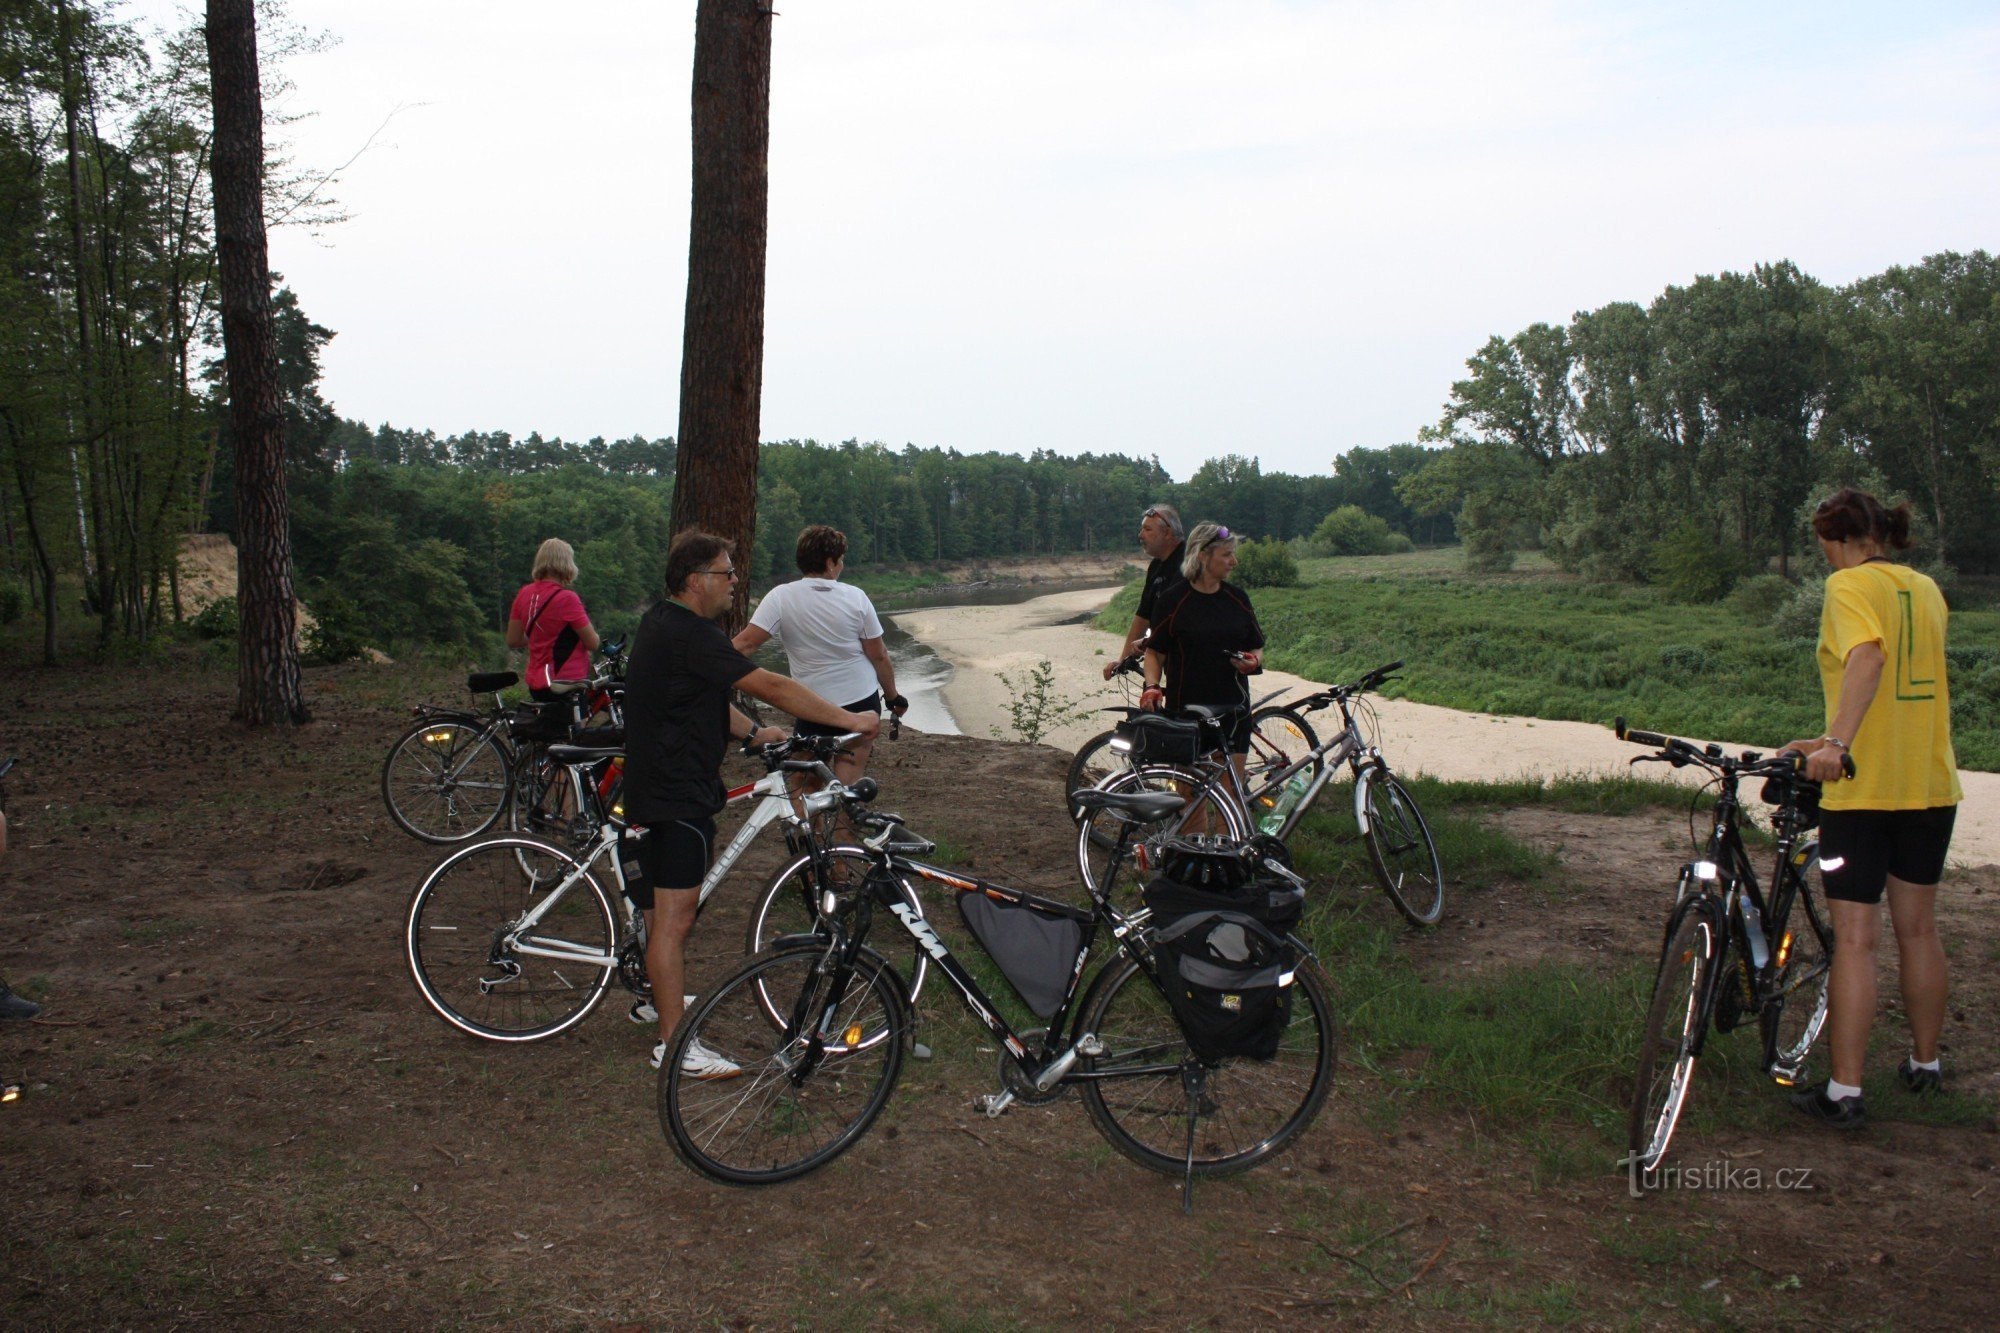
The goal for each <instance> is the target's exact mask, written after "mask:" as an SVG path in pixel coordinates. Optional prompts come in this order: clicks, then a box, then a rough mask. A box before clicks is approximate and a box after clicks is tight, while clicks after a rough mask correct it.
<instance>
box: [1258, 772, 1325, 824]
mask: <svg viewBox="0 0 2000 1333" xmlns="http://www.w3.org/2000/svg"><path fill="white" fill-rule="evenodd" d="M1311 786H1312V777H1311V775H1310V774H1308V773H1307V772H1306V770H1305V769H1303V768H1302V769H1300V770H1299V771H1298V772H1296V773H1294V774H1292V775H1291V777H1289V778H1287V779H1285V785H1284V786H1282V787H1280V788H1278V795H1277V797H1276V799H1271V798H1268V797H1267V798H1266V799H1270V800H1271V807H1270V809H1268V810H1266V811H1265V812H1264V813H1263V814H1261V815H1259V816H1258V817H1257V831H1258V832H1259V833H1271V834H1275V833H1277V831H1278V830H1279V829H1281V828H1283V827H1284V826H1285V821H1286V820H1287V819H1290V818H1291V817H1292V811H1294V810H1296V809H1298V808H1299V802H1300V801H1303V800H1304V799H1305V798H1306V789H1307V788H1308V787H1311Z"/></svg>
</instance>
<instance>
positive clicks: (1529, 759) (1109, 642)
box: [895, 589, 2000, 865]
mask: <svg viewBox="0 0 2000 1333" xmlns="http://www.w3.org/2000/svg"><path fill="white" fill-rule="evenodd" d="M1111 592H1112V590H1111V589H1085V590H1082V591H1076V592H1064V593H1056V594H1053V595H1051V596H1048V597H1037V598H1034V599H1032V600H1030V601H1026V602H1020V603H1016V604H1014V605H1011V606H977V607H972V606H966V607H939V608H931V609H927V610H920V611H904V612H899V613H897V614H896V616H895V620H896V623H897V624H899V625H901V626H902V628H903V629H904V630H906V631H907V632H908V633H910V634H911V635H913V636H914V637H916V638H918V639H920V640H922V641H923V642H924V643H926V644H928V645H930V647H931V648H933V649H934V650H935V651H936V652H937V653H938V655H939V656H940V657H942V658H944V659H945V660H946V661H948V662H950V663H951V664H952V667H953V668H954V671H953V674H952V678H951V680H950V682H949V683H948V684H946V686H945V688H944V699H945V703H946V704H947V706H949V707H950V709H951V712H952V716H953V717H955V718H956V719H957V720H958V724H959V726H960V727H961V728H963V730H964V731H965V733H966V734H967V735H969V736H993V735H996V734H998V735H1000V736H1001V737H1002V738H1003V739H1011V738H1012V736H1013V732H1012V731H1011V730H1010V729H1009V727H1008V715H1007V703H1008V699H1009V691H1008V689H1007V686H1006V685H1005V684H1004V683H1003V682H1002V681H1001V679H1000V673H1001V672H1003V671H1004V672H1007V673H1008V674H1010V675H1019V674H1020V673H1021V672H1023V671H1026V670H1028V669H1029V668H1032V667H1033V666H1034V664H1035V662H1036V660H1037V659H1039V658H1044V657H1045V658H1047V659H1048V660H1049V661H1050V663H1052V664H1053V666H1054V668H1055V680H1056V688H1057V689H1058V690H1059V691H1060V692H1061V693H1062V695H1063V696H1064V697H1065V698H1069V699H1079V700H1084V701H1086V702H1087V703H1088V704H1089V705H1090V706H1091V707H1092V708H1093V709H1094V708H1097V707H1102V706H1105V705H1113V704H1121V703H1123V702H1124V701H1125V700H1124V696H1123V695H1122V694H1121V693H1120V691H1119V690H1118V688H1117V687H1116V686H1111V685H1106V684H1105V683H1104V679H1103V676H1102V672H1103V670H1104V664H1105V663H1106V662H1107V661H1109V660H1110V655H1111V654H1112V653H1115V652H1117V651H1118V646H1119V643H1120V639H1119V636H1118V635H1115V634H1107V633H1104V632H1103V631H1101V630H1098V629H1094V628H1092V627H1091V626H1090V625H1089V624H1087V623H1086V624H1078V623H1075V622H1076V621H1077V619H1078V618H1079V617H1081V616H1086V615H1090V614H1093V613H1095V612H1096V611H1098V610H1101V609H1102V608H1103V607H1104V605H1105V603H1107V602H1108V601H1109V600H1110V599H1111ZM1280 687H1289V688H1290V689H1292V690H1293V691H1294V692H1299V693H1302V692H1304V691H1307V690H1313V689H1319V688H1323V686H1321V685H1320V684H1317V683H1315V682H1312V681H1307V680H1303V679H1301V678H1299V677H1297V676H1289V675H1286V674H1285V673H1283V672H1281V671H1267V672H1265V673H1264V675H1263V676H1261V677H1259V678H1258V680H1257V681H1256V683H1255V685H1254V688H1255V690H1256V691H1257V692H1258V693H1259V694H1262V693H1266V692H1268V691H1271V690H1275V689H1278V688H1280ZM1377 707H1378V709H1379V711H1380V713H1381V717H1382V748H1383V751H1384V753H1386V754H1387V755H1388V756H1389V758H1390V760H1391V762H1392V763H1394V764H1395V766H1396V767H1397V768H1399V769H1403V770H1405V771H1410V772H1422V773H1430V774H1433V775H1435V776H1437V777H1442V778H1452V779H1466V780H1473V781H1498V780H1501V779H1505V778H1513V777H1521V776H1531V777H1552V776H1558V775H1561V774H1565V773H1616V772H1624V771H1625V767H1626V764H1627V763H1628V761H1629V760H1630V759H1631V758H1632V756H1633V754H1634V753H1635V751H1634V749H1633V747H1631V746H1629V745H1626V744H1625V743H1623V742H1621V741H1620V740H1618V738H1617V737H1615V736H1613V735H1612V734H1611V732H1610V731H1609V730H1608V729H1606V728H1604V727H1599V726H1592V725H1590V724H1588V723H1583V722H1547V721H1538V720H1535V719H1532V718H1519V717H1497V716H1494V715H1491V714H1487V713H1462V712H1459V711H1457V710H1456V709H1451V708H1438V707H1435V706H1433V705H1430V704H1419V703H1411V702H1409V701H1407V700H1403V699H1382V700H1378V701H1377ZM1109 725H1110V719H1109V718H1107V717H1106V716H1105V715H1104V714H1103V713H1099V712H1095V711H1093V712H1091V713H1090V714H1089V715H1088V716H1086V717H1085V718H1083V719H1082V720H1080V721H1077V722H1073V723H1071V724H1069V725H1067V726H1065V727H1062V728H1059V729H1058V730H1057V731H1056V732H1054V733H1053V734H1052V735H1051V736H1050V737H1049V739H1048V743H1049V744H1051V745H1053V746H1055V747H1057V748H1058V749H1074V748H1075V747H1076V745H1077V744H1078V743H1079V742H1081V741H1083V740H1084V739H1086V738H1087V737H1089V736H1091V735H1093V734H1095V733H1097V732H1099V731H1102V730H1103V729H1104V728H1105V727H1107V726H1109ZM1642 771H1644V772H1646V773H1648V775H1649V776H1656V775H1663V774H1667V773H1668V772H1669V770H1666V769H1665V768H1663V767H1654V768H1649V769H1646V770H1642ZM1962 780H1963V782H1964V785H1965V804H1964V805H1963V806H1961V807H1960V808H1959V814H1958V826H1957V830H1956V832H1955V833H1954V834H1953V837H1952V855H1953V859H1954V860H1958V861H1962V862H1964V863H1966V864H1968V865H1991V864H1996V863H2000V774H1994V773H1965V774H1963V775H1962Z"/></svg>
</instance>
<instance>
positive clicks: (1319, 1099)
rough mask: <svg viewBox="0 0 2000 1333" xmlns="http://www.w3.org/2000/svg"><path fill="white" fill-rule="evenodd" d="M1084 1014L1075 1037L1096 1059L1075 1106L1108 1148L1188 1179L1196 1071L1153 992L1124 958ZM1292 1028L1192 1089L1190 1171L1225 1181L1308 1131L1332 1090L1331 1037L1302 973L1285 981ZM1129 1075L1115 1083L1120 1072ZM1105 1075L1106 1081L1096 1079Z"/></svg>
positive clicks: (1316, 987)
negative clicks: (1265, 1051) (1197, 1107)
mask: <svg viewBox="0 0 2000 1333" xmlns="http://www.w3.org/2000/svg"><path fill="white" fill-rule="evenodd" d="M1112 967H1113V969H1115V970H1111V971H1108V972H1107V973H1106V974H1105V975H1104V977H1103V979H1101V980H1100V981H1099V982H1098V983H1097V985H1096V986H1095V987H1093V993H1092V997H1091V999H1090V1000H1089V1001H1088V1002H1087V1003H1086V1005H1085V1007H1084V1016H1083V1019H1082V1029H1083V1031H1085V1032H1093V1033H1095V1034H1097V1037H1098V1040H1099V1041H1101V1042H1103V1043H1104V1046H1105V1053H1104V1054H1102V1055H1098V1056H1090V1057H1085V1059H1084V1060H1083V1062H1082V1068H1084V1069H1085V1070H1086V1071H1088V1072H1091V1073H1093V1074H1096V1075H1099V1076H1100V1077H1093V1078H1090V1079H1087V1080H1085V1081H1084V1083H1083V1104H1084V1105H1085V1106H1086V1107H1087V1108H1089V1111H1090V1118H1091V1121H1092V1123H1093V1124H1095V1125H1096V1126H1097V1131H1098V1133H1100V1134H1102V1135H1103V1136H1104V1137H1105V1139H1106V1141H1108V1142H1109V1143H1110V1144H1111V1146H1112V1147H1114V1148H1116V1149H1117V1150H1118V1151H1119V1152H1121V1153H1123V1154H1125V1156H1127V1157H1129V1158H1131V1159H1132V1160H1133V1161H1135V1162H1137V1163H1138V1164H1139V1165H1141V1166H1143V1167H1146V1168H1148V1169H1149V1170H1153V1171H1159V1172H1163V1173H1165V1174H1167V1175H1174V1176H1178V1175H1181V1174H1182V1173H1184V1172H1185V1171H1187V1170H1188V1169H1189V1162H1188V1098H1189V1095H1190V1093H1189V1088H1188V1083H1187V1075H1188V1074H1189V1073H1191V1072H1192V1071H1194V1070H1196V1069H1198V1068H1202V1066H1201V1063H1200V1061H1198V1060H1197V1059H1196V1058H1195V1056H1194V1053H1193V1052H1192V1051H1191V1050H1189V1049H1188V1045H1187V1038H1186V1037H1185V1036H1183V1035H1182V1033H1181V1026H1180V1020H1179V1019H1177V1018H1175V1017H1174V1012H1173V1010H1172V1008H1170V1007H1169V1006H1168V1003H1167V997H1166V995H1165V993H1163V992H1162V991H1161V990H1160V988H1159V985H1158V984H1157V983H1155V982H1154V981H1153V979H1152V978H1151V977H1150V976H1148V975H1146V974H1145V973H1144V972H1143V970H1142V969H1141V968H1140V967H1139V965H1138V964H1137V963H1136V962H1134V961H1133V960H1132V959H1130V958H1126V959H1124V960H1122V961H1121V962H1119V963H1114V964H1113V965H1112ZM1292 985H1293V986H1294V987H1295V990H1296V993H1295V994H1294V995H1293V996H1292V1021H1291V1023H1290V1024H1289V1025H1288V1026H1287V1027H1286V1029H1285V1035H1284V1037H1283V1039H1282V1040H1281V1042H1280V1044H1279V1047H1278V1054H1277V1055H1276V1057H1274V1058H1273V1059H1271V1060H1248V1059H1238V1060H1224V1061H1222V1062H1220V1063H1219V1064H1218V1065H1215V1066H1212V1067H1207V1068H1206V1071H1205V1078H1206V1083H1205V1086H1203V1087H1202V1088H1201V1089H1200V1093H1199V1095H1200V1097H1201V1099H1202V1102H1203V1104H1205V1105H1206V1106H1207V1107H1208V1108H1209V1109H1208V1110H1207V1111H1206V1112H1205V1113H1198V1118H1197V1121H1196V1129H1197V1131H1198V1132H1197V1134H1196V1137H1195V1143H1194V1162H1193V1170H1194V1173H1195V1174H1196V1175H1202V1176H1226V1175H1232V1174H1234V1173H1236V1172H1238V1171H1247V1170H1249V1169H1250V1168H1251V1167H1253V1166H1256V1165H1257V1164H1258V1163H1260V1162H1263V1161H1266V1160H1268V1159H1269V1158H1271V1157H1273V1156H1276V1155H1277V1154H1278V1153H1280V1152H1282V1151H1284V1149H1285V1148H1286V1147H1287V1146H1288V1145H1289V1144H1290V1143H1291V1142H1292V1141H1293V1140H1294V1139H1296V1138H1297V1137H1298V1136H1299V1135H1300V1134H1301V1133H1303V1132H1304V1131H1305V1129H1306V1127H1307V1126H1308V1125H1310V1124H1312V1122H1313V1118H1314V1117H1315V1116H1317V1115H1318V1114H1319V1111H1320V1108H1321V1106H1323V1105H1324V1104H1325V1102H1326V1097H1327V1093H1328V1092H1329V1091H1331V1090H1332V1087H1333V1065H1334V1054H1335V1047H1336V1045H1337V1041H1338V1037H1337V1034H1336V1032H1335V1030H1334V1023H1333V1008H1332V1005H1331V1004H1330V1002H1329V1001H1328V999H1327V995H1326V989H1325V987H1323V986H1322V985H1321V984H1320V981H1319V978H1318V977H1317V976H1316V975H1315V974H1314V973H1313V972H1312V971H1311V970H1310V968H1309V967H1307V966H1305V965H1303V964H1301V965H1300V967H1299V968H1298V970H1297V971H1295V972H1294V973H1293V975H1292ZM1126 1066H1130V1067H1137V1068H1142V1069H1144V1070H1146V1071H1149V1072H1144V1073H1141V1072H1136V1071H1135V1072H1133V1073H1131V1074H1129V1075H1127V1076H1124V1077H1119V1076H1118V1075H1119V1071H1120V1068H1121V1067H1126ZM1105 1075H1109V1077H1102V1076H1105Z"/></svg>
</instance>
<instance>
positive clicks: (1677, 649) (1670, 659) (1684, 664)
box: [1660, 643, 1715, 679]
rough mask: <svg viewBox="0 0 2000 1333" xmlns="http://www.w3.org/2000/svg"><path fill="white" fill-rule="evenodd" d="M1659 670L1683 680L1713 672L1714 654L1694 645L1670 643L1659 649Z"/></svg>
mask: <svg viewBox="0 0 2000 1333" xmlns="http://www.w3.org/2000/svg"><path fill="white" fill-rule="evenodd" d="M1660 668H1661V670H1663V671H1665V672H1666V673H1667V674H1668V675H1671V676H1679V677H1681V678H1683V679H1685V678H1687V677H1690V676H1705V675H1707V674H1708V673H1709V672H1711V671H1713V670H1715V654H1713V653H1711V652H1709V651H1708V649H1706V648H1704V647H1702V646H1701V645H1700V644H1696V643H1670V644H1668V645H1667V646H1666V647H1664V648H1662V649H1660Z"/></svg>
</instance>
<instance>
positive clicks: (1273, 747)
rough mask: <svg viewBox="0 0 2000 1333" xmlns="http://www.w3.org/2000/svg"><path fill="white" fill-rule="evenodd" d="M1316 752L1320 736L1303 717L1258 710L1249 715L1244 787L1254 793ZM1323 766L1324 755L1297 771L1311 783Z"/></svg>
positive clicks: (1282, 710)
mask: <svg viewBox="0 0 2000 1333" xmlns="http://www.w3.org/2000/svg"><path fill="white" fill-rule="evenodd" d="M1317 749H1319V733H1318V732H1315V731H1314V730H1313V728H1312V723H1310V722H1308V721H1306V720H1305V718H1304V717H1302V716H1300V715H1299V714H1298V713H1295V712H1293V711H1292V710H1291V709H1289V708H1260V709H1258V710H1257V711H1256V712H1254V713H1252V714H1251V715H1250V752H1249V754H1248V755H1247V756H1245V759H1244V765H1243V775H1244V776H1243V780H1244V785H1245V786H1247V787H1248V788H1249V789H1250V790H1251V791H1256V790H1257V789H1258V788H1259V787H1261V786H1263V785H1264V784H1265V783H1267V782H1269V781H1270V780H1271V778H1273V777H1275V776H1276V775H1277V774H1279V773H1282V772H1284V771H1285V770H1286V769H1288V768H1290V767H1291V766H1292V765H1293V764H1296V763H1298V762H1299V760H1301V759H1304V758H1305V757H1306V756H1307V755H1310V754H1312V753H1313V751H1315V750H1317ZM1325 767H1326V756H1325V755H1319V756H1316V757H1315V758H1314V759H1313V761H1312V762H1311V763H1310V764H1307V765H1306V766H1305V767H1304V768H1302V769H1300V770H1299V772H1301V773H1303V774H1304V775H1305V778H1306V781H1308V782H1310V781H1312V780H1313V779H1314V778H1316V777H1318V776H1319V771H1320V770H1321V769H1322V768H1325ZM1273 795H1275V793H1273Z"/></svg>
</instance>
